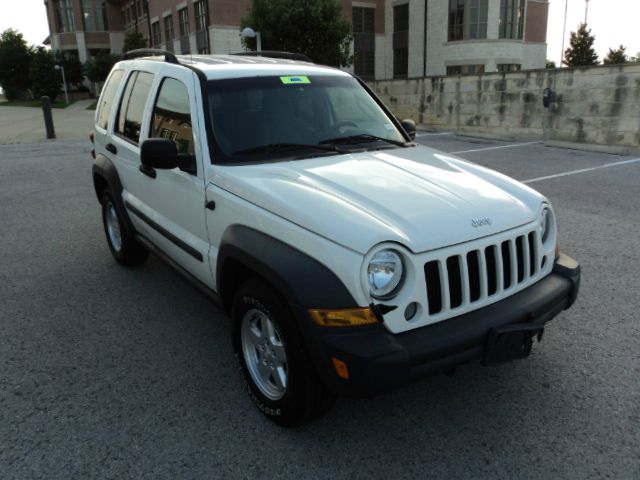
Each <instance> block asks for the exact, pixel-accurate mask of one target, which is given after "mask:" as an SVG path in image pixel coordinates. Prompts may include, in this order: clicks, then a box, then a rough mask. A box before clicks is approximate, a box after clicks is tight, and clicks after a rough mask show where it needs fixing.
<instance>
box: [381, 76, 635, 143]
mask: <svg viewBox="0 0 640 480" xmlns="http://www.w3.org/2000/svg"><path fill="white" fill-rule="evenodd" d="M370 85H371V86H372V88H373V89H374V90H375V91H376V93H377V94H378V95H379V96H380V97H381V98H382V99H383V101H384V102H385V103H386V104H387V105H388V106H389V107H390V108H391V109H392V110H393V111H394V113H395V114H396V115H398V116H399V117H400V118H413V119H414V120H415V121H416V122H417V123H419V124H420V125H422V126H423V127H428V128H436V129H443V130H453V131H457V132H461V133H468V134H476V135H486V136H492V137H495V138H508V139H541V138H542V135H543V130H542V127H543V114H544V108H543V106H542V91H543V90H544V88H545V87H549V88H552V89H553V90H554V91H555V92H556V100H555V102H554V103H552V105H551V107H550V108H549V119H550V139H551V140H554V141H559V142H570V143H581V144H595V145H607V146H614V147H620V148H623V149H624V148H630V149H637V148H638V147H640V64H631V65H617V66H597V67H582V68H575V69H556V70H532V71H526V72H524V71H523V72H518V73H509V74H498V73H491V74H484V75H468V76H449V77H427V78H421V79H410V80H384V81H376V82H371V84H370Z"/></svg>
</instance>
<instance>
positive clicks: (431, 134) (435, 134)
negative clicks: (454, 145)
mask: <svg viewBox="0 0 640 480" xmlns="http://www.w3.org/2000/svg"><path fill="white" fill-rule="evenodd" d="M454 134H455V132H433V133H431V132H428V133H426V132H425V133H416V138H419V137H435V136H438V135H454Z"/></svg>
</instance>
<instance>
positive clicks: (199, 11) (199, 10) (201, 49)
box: [193, 0, 209, 54]
mask: <svg viewBox="0 0 640 480" xmlns="http://www.w3.org/2000/svg"><path fill="white" fill-rule="evenodd" d="M193 9H194V12H195V17H196V46H197V48H198V53H200V54H208V53H209V29H208V26H209V12H208V9H207V2H206V0H199V1H198V2H195V3H194V4H193Z"/></svg>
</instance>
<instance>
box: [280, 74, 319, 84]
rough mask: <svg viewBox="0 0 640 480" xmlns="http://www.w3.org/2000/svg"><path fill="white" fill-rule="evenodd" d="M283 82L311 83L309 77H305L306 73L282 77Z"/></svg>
mask: <svg viewBox="0 0 640 480" xmlns="http://www.w3.org/2000/svg"><path fill="white" fill-rule="evenodd" d="M280 80H282V83H284V84H285V85H295V84H299V83H311V80H309V77H305V76H304V75H298V76H296V77H280Z"/></svg>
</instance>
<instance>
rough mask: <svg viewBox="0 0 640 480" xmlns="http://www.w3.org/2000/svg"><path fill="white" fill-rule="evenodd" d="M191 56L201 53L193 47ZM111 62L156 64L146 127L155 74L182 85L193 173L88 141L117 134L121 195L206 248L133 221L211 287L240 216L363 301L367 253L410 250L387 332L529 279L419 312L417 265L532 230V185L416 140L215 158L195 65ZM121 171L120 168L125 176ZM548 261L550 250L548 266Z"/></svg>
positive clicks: (253, 68) (244, 67) (232, 68)
mask: <svg viewBox="0 0 640 480" xmlns="http://www.w3.org/2000/svg"><path fill="white" fill-rule="evenodd" d="M187 58H188V57H187ZM222 58H223V59H224V57H222ZM193 60H194V61H195V62H197V60H198V56H197V55H195V56H194V57H193ZM236 60H237V59H236ZM261 61H262V62H264V61H265V60H264V59H262V60H261ZM118 67H119V68H120V67H127V68H131V69H138V68H142V69H144V70H147V71H152V72H154V73H155V74H156V79H155V82H154V87H153V88H152V90H153V92H152V94H151V95H150V97H149V100H148V101H147V105H146V109H145V115H144V118H143V125H144V127H143V129H142V131H143V132H147V131H148V123H149V119H150V116H151V111H152V103H153V101H154V100H153V99H155V97H156V95H155V93H156V92H155V89H156V88H157V85H158V84H159V82H160V78H161V77H162V76H163V75H170V76H172V77H175V78H182V79H183V80H184V82H185V84H186V85H188V87H189V89H190V98H191V99H192V100H191V108H192V110H193V115H192V122H193V124H194V129H195V130H194V131H195V141H196V145H198V146H199V150H198V149H197V150H196V158H198V160H199V165H198V166H199V171H201V172H202V173H201V174H199V176H197V177H190V176H186V175H183V174H184V172H180V171H177V170H172V171H164V172H158V178H157V179H156V180H151V179H148V180H147V178H146V177H144V178H142V177H143V176H141V175H140V173H139V172H137V168H135V167H136V166H137V165H138V164H139V163H138V162H139V149H138V148H137V147H135V146H132V145H131V144H128V142H125V141H124V140H122V139H119V137H117V136H114V135H111V136H109V135H106V134H105V133H106V132H104V133H103V132H98V134H97V135H96V138H97V140H96V149H97V150H98V153H102V154H104V153H105V150H104V143H105V141H106V140H107V139H109V141H112V142H114V143H117V144H118V149H119V153H120V151H122V152H123V154H125V155H128V156H129V157H130V158H129V157H128V159H129V160H131V161H128V162H123V161H120V159H118V169H119V171H120V170H121V168H122V169H127V170H128V171H129V173H130V174H131V176H132V177H134V178H133V182H129V181H128V180H127V179H126V178H125V181H124V182H123V183H124V184H125V190H126V192H125V196H126V198H127V200H129V201H130V202H131V203H133V204H134V205H135V206H137V207H138V208H139V209H140V210H142V211H143V212H144V213H145V214H147V215H148V216H149V217H151V218H152V219H153V220H154V221H156V222H157V223H159V224H160V225H162V226H163V227H164V228H166V229H168V230H169V231H170V232H171V233H173V234H174V235H175V236H177V237H178V238H181V239H182V240H184V241H185V242H187V243H188V244H189V245H191V246H192V247H194V248H196V250H198V251H200V252H201V253H203V255H205V257H206V259H205V262H197V261H195V260H194V259H193V258H192V257H190V256H188V255H187V254H186V253H185V252H183V251H181V250H180V249H179V248H177V247H176V246H175V245H173V244H172V243H171V242H170V241H169V240H167V239H166V238H161V237H160V236H158V234H157V232H155V231H153V229H151V228H150V227H149V226H148V225H146V224H145V223H144V222H141V221H139V220H137V219H136V218H135V216H133V215H132V221H134V222H135V225H136V227H137V228H139V229H140V231H141V232H142V233H144V234H145V235H146V236H148V237H149V238H150V239H152V240H154V242H155V243H156V244H157V245H159V246H160V247H161V248H162V249H163V250H164V251H165V252H167V254H169V255H170V256H171V257H172V258H173V259H174V260H175V261H176V262H178V263H179V264H180V265H182V266H183V267H184V268H186V269H187V270H188V271H189V272H191V273H192V274H193V275H194V276H196V277H197V278H199V279H200V280H201V281H203V282H204V283H205V284H207V285H210V286H211V287H212V288H216V287H217V286H216V284H215V282H216V280H215V278H214V277H215V275H214V274H213V272H215V271H216V270H215V269H216V261H217V254H218V249H219V246H220V242H221V239H222V236H223V235H224V232H225V231H226V230H227V229H228V227H229V226H231V225H246V226H248V227H250V228H253V229H256V230H258V231H260V232H263V233H265V234H267V235H270V236H273V237H275V238H278V239H281V240H283V241H285V242H286V243H287V244H289V245H291V246H292V247H294V248H296V249H299V250H300V251H302V252H304V253H306V254H307V255H309V256H311V257H312V258H314V259H316V260H318V261H319V262H321V263H322V264H323V265H326V266H327V267H328V268H329V269H331V270H332V271H333V272H334V273H335V274H336V275H337V276H338V278H339V279H340V280H341V281H342V282H343V283H344V284H345V286H346V287H347V289H348V290H349V292H350V293H351V295H352V296H353V297H354V299H355V300H356V302H357V304H358V305H361V306H366V305H369V304H370V303H371V298H369V294H368V292H367V288H366V285H363V283H362V275H363V271H364V268H365V264H366V258H367V255H371V253H372V251H373V250H374V249H375V248H377V247H379V246H381V245H386V244H393V245H394V246H395V248H397V249H399V250H401V251H402V252H403V253H404V254H405V256H406V268H407V284H406V287H405V288H404V289H403V290H402V292H401V293H400V294H399V296H398V297H397V298H396V299H394V304H397V305H398V306H399V308H398V309H397V311H394V312H391V313H390V314H388V315H387V316H386V317H385V325H386V327H387V328H388V329H389V330H390V331H392V332H402V331H406V330H410V329H412V328H417V327H420V326H423V325H427V324H430V323H434V322H437V321H443V320H446V319H448V318H451V317H453V316H457V315H459V314H461V313H464V312H467V311H471V310H474V309H477V308H481V307H482V306H485V305H488V304H489V303H493V302H495V301H498V300H500V299H502V298H505V297H507V296H509V295H511V294H513V293H515V292H516V291H519V290H520V289H524V288H525V287H526V285H528V284H525V283H523V284H521V285H519V286H518V287H517V288H513V289H511V290H506V291H504V292H503V291H499V292H498V293H497V294H496V296H493V297H491V298H482V299H481V300H480V301H478V302H474V303H473V304H470V303H469V302H467V303H465V304H464V305H463V306H461V307H460V308H458V309H453V310H447V311H443V312H442V313H441V314H437V315H433V316H428V315H427V310H426V287H425V284H424V282H425V279H424V271H423V268H424V263H425V262H426V261H427V259H438V261H440V262H442V261H443V260H444V261H446V258H447V256H448V255H450V254H456V255H458V254H460V255H461V254H464V253H465V252H466V251H469V249H475V248H483V246H484V245H485V244H487V245H488V244H495V243H496V242H499V241H502V240H503V239H509V240H511V239H513V238H515V237H514V235H519V234H521V233H522V232H523V231H525V230H526V231H531V229H532V228H535V225H536V222H537V218H538V217H539V215H540V209H541V208H542V205H543V204H544V203H545V202H546V200H545V199H544V197H542V196H541V195H540V194H538V193H537V192H535V191H534V190H532V189H531V188H530V187H527V186H525V185H523V184H521V183H519V182H517V181H515V180H513V179H510V178H508V177H506V176H504V175H501V174H499V173H496V172H493V171H491V170H489V169H486V168H484V167H481V166H479V165H475V164H472V163H470V162H467V161H464V160H462V159H458V158H455V157H453V156H450V155H448V154H444V153H441V152H438V151H436V150H433V149H430V148H428V147H424V146H417V147H412V148H404V149H394V150H388V151H372V152H359V153H354V154H344V155H336V156H331V157H323V158H311V159H305V160H297V161H283V162H277V163H271V164H253V165H237V166H224V165H211V164H210V159H209V148H208V145H207V138H206V135H204V134H200V132H202V131H203V125H204V122H205V119H204V113H203V111H202V109H201V108H200V105H202V103H203V99H202V98H201V93H200V90H199V89H198V88H196V83H197V82H196V80H195V77H194V74H193V72H192V71H190V70H187V69H185V68H184V67H181V66H176V65H172V64H167V63H162V62H149V61H146V60H143V59H136V60H132V61H127V62H121V63H119V64H118ZM203 68H204V70H205V71H206V73H207V75H208V76H209V78H219V76H222V77H226V78H229V77H232V76H248V75H253V76H255V75H260V74H272V75H273V74H276V75H277V74H283V73H284V74H285V75H286V74H287V73H289V72H292V71H295V72H296V73H298V74H299V73H301V72H300V69H301V68H304V69H305V70H304V73H308V74H315V73H322V74H326V75H337V76H345V75H347V74H346V73H344V72H341V71H339V70H336V69H329V68H326V67H319V66H314V65H308V66H307V65H304V66H303V67H301V65H300V64H278V63H277V62H273V63H271V62H269V63H253V62H250V63H244V64H239V63H235V64H220V65H209V66H206V67H203ZM183 77H184V78H183ZM120 90H122V87H121V89H120ZM114 115H115V113H114ZM437 133H438V134H449V133H450V132H437ZM145 134H146V133H143V138H142V139H141V140H144V137H145ZM121 149H122V150H121ZM119 156H120V155H119ZM127 176H128V174H127V173H126V172H123V177H127ZM142 183H145V185H141V184H142ZM205 186H206V188H205ZM171 192H175V194H172V193H171ZM205 199H207V200H214V201H215V202H216V205H217V208H216V210H215V212H209V211H206V210H205V209H204V201H205ZM484 217H490V218H491V222H490V224H486V225H484V226H483V227H481V228H478V227H474V226H473V225H472V219H474V218H484ZM443 226H444V227H446V228H443ZM523 229H524V230H523ZM553 236H554V237H555V229H554V234H553ZM549 248H551V249H552V248H553V246H551V247H549ZM551 264H552V262H547V265H548V268H551ZM543 274H545V272H542V273H540V276H539V277H536V278H532V279H531V281H535V280H536V279H537V278H540V277H541V276H542V275H543ZM445 287H446V285H445ZM445 290H446V288H445ZM467 296H468V295H467ZM412 301H418V302H419V303H420V305H421V306H422V310H421V312H420V313H419V314H418V315H417V316H416V318H415V319H413V320H412V321H411V322H407V321H406V320H404V317H403V312H404V308H405V307H406V306H407V305H408V303H410V302H412ZM318 307H321V306H318Z"/></svg>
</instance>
